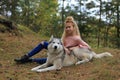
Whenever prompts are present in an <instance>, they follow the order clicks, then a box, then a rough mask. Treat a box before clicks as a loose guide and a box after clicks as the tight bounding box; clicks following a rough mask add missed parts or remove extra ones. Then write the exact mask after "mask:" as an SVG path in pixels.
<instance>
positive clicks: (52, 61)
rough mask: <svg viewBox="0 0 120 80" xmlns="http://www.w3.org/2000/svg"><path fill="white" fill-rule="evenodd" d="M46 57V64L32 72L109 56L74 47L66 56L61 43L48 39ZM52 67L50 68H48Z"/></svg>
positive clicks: (105, 53)
mask: <svg viewBox="0 0 120 80" xmlns="http://www.w3.org/2000/svg"><path fill="white" fill-rule="evenodd" d="M47 54H48V57H47V61H46V63H44V64H42V65H40V66H37V67H35V68H32V69H31V70H32V71H36V72H45V71H50V70H60V69H61V68H62V67H63V66H70V65H74V64H76V65H78V64H82V63H85V62H88V61H90V60H91V59H92V58H102V57H104V56H111V57H112V55H111V54H110V53H109V52H104V53H101V54H96V53H95V52H93V51H90V50H88V49H85V48H79V47H76V48H74V49H73V50H72V51H71V54H70V55H68V54H66V53H65V51H64V47H63V45H62V42H61V40H60V39H58V38H53V36H52V37H51V38H50V41H49V45H48V53H47ZM50 65H52V66H50Z"/></svg>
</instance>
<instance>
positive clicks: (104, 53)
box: [93, 52, 113, 58]
mask: <svg viewBox="0 0 120 80" xmlns="http://www.w3.org/2000/svg"><path fill="white" fill-rule="evenodd" d="M108 56H110V57H113V55H112V54H111V53H109V52H103V53H100V54H96V53H95V52H93V57H94V58H102V57H108Z"/></svg>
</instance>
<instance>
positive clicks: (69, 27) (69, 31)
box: [65, 22, 74, 35]
mask: <svg viewBox="0 0 120 80" xmlns="http://www.w3.org/2000/svg"><path fill="white" fill-rule="evenodd" d="M65 32H66V33H67V34H70V35H71V34H73V32H74V27H73V23H72V22H67V23H66V24H65Z"/></svg>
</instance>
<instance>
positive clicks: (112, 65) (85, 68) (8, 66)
mask: <svg viewBox="0 0 120 80" xmlns="http://www.w3.org/2000/svg"><path fill="white" fill-rule="evenodd" d="M41 40H43V39H40V38H39V37H38V36H36V35H34V34H28V35H24V36H23V37H17V36H10V35H9V33H4V34H3V33H0V80H120V50H118V49H109V48H100V49H94V50H95V52H97V53H100V52H104V51H108V52H111V53H112V54H113V55H114V57H113V58H110V57H107V58H102V59H93V61H91V62H88V63H85V64H82V65H78V66H70V67H63V68H62V69H61V70H60V71H50V72H44V73H36V72H31V71H30V69H31V68H33V67H35V66H37V65H39V64H37V63H27V64H16V63H15V62H14V61H13V60H14V58H16V57H19V56H21V55H23V54H25V53H27V52H28V51H29V50H31V49H32V48H33V47H35V46H36V45H37V44H38V43H39V42H40V41H41ZM40 53H41V54H40ZM40 53H39V54H37V55H35V56H34V57H46V50H43V51H42V52H40Z"/></svg>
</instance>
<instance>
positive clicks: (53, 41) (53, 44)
mask: <svg viewBox="0 0 120 80" xmlns="http://www.w3.org/2000/svg"><path fill="white" fill-rule="evenodd" d="M48 51H49V53H59V52H61V51H63V45H62V41H61V39H59V38H54V37H53V36H51V38H50V40H49V45H48Z"/></svg>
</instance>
